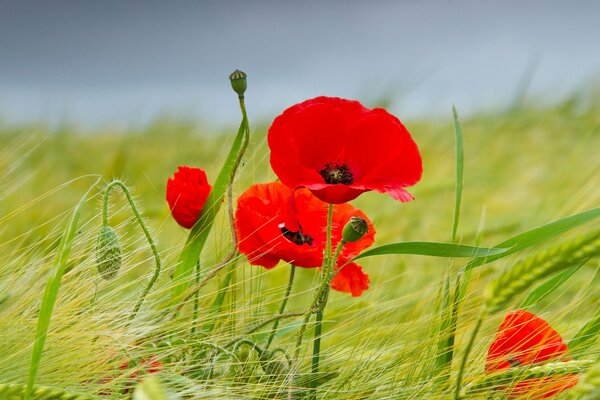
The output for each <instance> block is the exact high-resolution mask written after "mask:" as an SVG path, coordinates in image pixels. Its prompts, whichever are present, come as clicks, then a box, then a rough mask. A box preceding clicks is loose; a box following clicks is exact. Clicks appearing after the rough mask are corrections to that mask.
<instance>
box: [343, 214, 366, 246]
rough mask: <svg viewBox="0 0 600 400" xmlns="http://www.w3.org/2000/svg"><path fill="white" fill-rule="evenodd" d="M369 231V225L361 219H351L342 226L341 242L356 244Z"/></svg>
mask: <svg viewBox="0 0 600 400" xmlns="http://www.w3.org/2000/svg"><path fill="white" fill-rule="evenodd" d="M368 231H369V224H367V221H365V220H364V219H363V218H361V217H352V218H350V221H348V222H347V223H346V225H345V226H344V230H343V231H342V240H343V241H344V242H356V241H358V240H360V239H361V238H362V237H363V236H365V234H366V233H367V232H368Z"/></svg>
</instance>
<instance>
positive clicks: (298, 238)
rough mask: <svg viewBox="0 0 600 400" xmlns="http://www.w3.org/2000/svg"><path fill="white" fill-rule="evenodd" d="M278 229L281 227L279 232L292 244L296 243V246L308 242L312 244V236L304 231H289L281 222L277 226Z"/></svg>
mask: <svg viewBox="0 0 600 400" xmlns="http://www.w3.org/2000/svg"><path fill="white" fill-rule="evenodd" d="M279 229H281V234H282V235H283V237H284V238H286V239H287V240H289V241H290V242H292V243H294V244H297V245H298V246H302V245H303V244H304V243H306V244H308V245H309V246H312V245H313V238H312V237H310V236H309V235H305V234H304V233H302V232H300V231H298V232H294V231H290V230H289V229H288V228H286V227H285V226H284V225H283V224H281V225H280V226H279Z"/></svg>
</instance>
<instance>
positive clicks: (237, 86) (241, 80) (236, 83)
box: [229, 69, 248, 97]
mask: <svg viewBox="0 0 600 400" xmlns="http://www.w3.org/2000/svg"><path fill="white" fill-rule="evenodd" d="M247 76H248V75H246V73H245V72H242V71H240V70H239V69H236V70H235V71H233V72H232V73H231V75H229V81H230V82H231V87H232V88H233V90H234V91H235V92H236V93H237V94H238V96H239V97H244V93H245V92H246V88H247V87H248V82H247V81H246V77H247Z"/></svg>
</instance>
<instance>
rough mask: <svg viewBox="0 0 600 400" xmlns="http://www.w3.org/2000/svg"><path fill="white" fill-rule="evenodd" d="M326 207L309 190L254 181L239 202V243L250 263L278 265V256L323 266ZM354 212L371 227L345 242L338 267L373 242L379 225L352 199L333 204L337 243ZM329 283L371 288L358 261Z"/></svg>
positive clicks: (349, 290)
mask: <svg viewBox="0 0 600 400" xmlns="http://www.w3.org/2000/svg"><path fill="white" fill-rule="evenodd" d="M327 207H328V206H327V204H326V203H324V202H322V201H320V200H319V199H318V198H316V197H315V196H313V195H312V194H311V192H310V191H309V190H307V189H298V190H293V189H291V188H289V187H287V186H285V185H284V184H282V183H281V182H272V183H266V184H257V185H254V186H251V187H250V188H249V189H248V190H246V192H244V193H243V194H242V195H241V196H240V197H239V199H238V203H237V210H236V215H235V229H236V233H237V236H238V240H239V242H238V248H239V250H240V252H242V253H243V254H246V255H247V256H248V259H249V261H250V263H251V264H253V265H261V266H263V267H265V268H273V267H275V266H276V265H277V263H278V262H279V261H280V260H284V261H286V262H288V263H293V264H294V265H296V266H298V267H304V268H317V267H320V266H321V265H322V263H323V251H324V249H325V243H326V225H327ZM353 216H360V217H362V218H364V219H365V220H366V221H367V222H368V225H369V231H368V232H367V234H366V235H365V236H363V237H362V238H361V239H360V240H358V241H356V242H353V243H347V244H346V245H345V246H344V248H343V250H342V252H341V254H340V256H339V258H338V262H337V267H340V266H342V265H344V264H345V263H346V262H347V261H348V260H350V259H351V258H353V257H354V256H356V255H358V254H359V253H360V252H361V251H362V250H363V249H365V248H367V247H369V246H370V245H371V244H372V243H373V241H374V237H375V229H374V228H373V224H372V223H371V222H370V221H369V219H368V218H367V217H366V215H364V214H363V213H362V211H360V210H358V209H355V208H354V207H352V206H351V205H350V204H338V205H336V206H335V207H334V209H333V228H332V235H331V237H332V243H333V246H334V247H335V246H337V244H338V243H339V242H340V240H341V239H342V230H343V227H344V225H345V224H346V222H348V220H349V219H350V218H351V217H353ZM331 287H332V288H333V289H335V290H338V291H342V292H347V293H351V294H352V295H353V296H360V294H361V293H362V292H363V291H364V290H366V289H368V287H369V277H368V275H367V274H365V273H364V272H363V271H362V269H361V267H360V266H359V265H357V264H355V263H350V264H348V265H346V266H345V267H344V268H343V269H342V270H341V271H340V272H339V273H338V274H337V275H336V276H335V278H334V280H333V281H332V283H331Z"/></svg>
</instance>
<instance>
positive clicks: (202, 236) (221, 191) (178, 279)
mask: <svg viewBox="0 0 600 400" xmlns="http://www.w3.org/2000/svg"><path fill="white" fill-rule="evenodd" d="M247 134H248V119H247V118H246V116H245V115H244V117H243V118H242V123H241V124H240V128H239V129H238V133H237V135H236V137H235V139H234V141H233V144H232V145H231V149H230V150H229V154H228V155H227V159H226V160H225V163H224V164H223V167H222V168H221V171H220V172H219V175H218V176H217V179H216V181H215V183H214V185H213V188H212V190H211V191H210V194H209V195H208V199H207V200H206V203H205V204H204V208H203V209H202V212H201V213H200V216H199V217H198V221H196V224H194V226H193V227H192V230H191V231H190V234H189V235H188V238H187V240H186V243H185V246H184V248H183V251H182V252H181V255H180V257H179V262H178V263H177V265H176V266H175V272H174V273H173V300H177V299H178V298H179V297H180V296H181V294H182V293H183V292H184V291H185V289H187V287H188V285H189V282H190V278H191V276H192V274H193V272H194V267H195V266H196V262H197V261H198V259H199V258H200V253H201V252H202V248H203V247H204V244H205V243H206V239H207V238H208V234H209V232H210V228H211V227H212V225H213V223H214V220H215V217H216V216H217V213H218V212H219V209H220V208H221V203H222V200H223V197H224V195H225V190H226V189H227V184H228V182H229V179H230V177H231V174H232V173H233V171H234V169H235V168H236V166H237V164H238V162H239V157H240V151H241V149H242V144H243V143H244V141H245V140H247Z"/></svg>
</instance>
